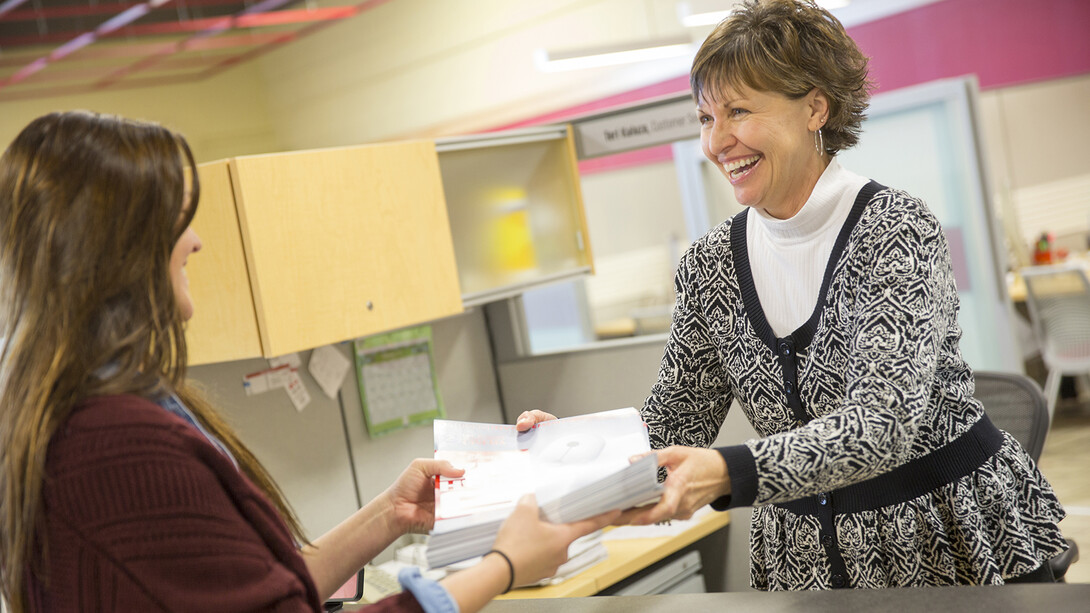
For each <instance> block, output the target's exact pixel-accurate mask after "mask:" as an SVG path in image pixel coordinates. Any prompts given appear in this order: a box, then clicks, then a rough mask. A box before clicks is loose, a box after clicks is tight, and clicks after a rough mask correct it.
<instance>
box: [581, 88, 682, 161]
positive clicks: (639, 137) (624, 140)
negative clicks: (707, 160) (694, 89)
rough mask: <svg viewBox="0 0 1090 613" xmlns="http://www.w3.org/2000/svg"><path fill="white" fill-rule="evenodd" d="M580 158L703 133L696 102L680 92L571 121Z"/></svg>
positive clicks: (659, 143)
mask: <svg viewBox="0 0 1090 613" xmlns="http://www.w3.org/2000/svg"><path fill="white" fill-rule="evenodd" d="M572 128H573V130H574V132H575V147H576V153H577V155H578V157H579V159H581V160H585V159H588V158H594V157H600V156H603V155H610V154H614V153H621V152H623V151H631V150H633V149H643V148H644V147H653V146H655V145H664V144H667V143H672V142H675V141H679V140H688V139H690V138H697V137H699V136H700V124H699V122H697V120H696V104H694V103H693V99H692V96H690V95H689V94H687V93H686V94H678V95H675V96H670V97H668V98H663V99H660V100H657V101H655V102H650V103H645V104H640V105H638V106H633V107H630V108H627V109H620V110H617V111H611V112H609V113H604V114H601V115H594V116H592V117H586V118H584V119H577V120H575V121H573V122H572Z"/></svg>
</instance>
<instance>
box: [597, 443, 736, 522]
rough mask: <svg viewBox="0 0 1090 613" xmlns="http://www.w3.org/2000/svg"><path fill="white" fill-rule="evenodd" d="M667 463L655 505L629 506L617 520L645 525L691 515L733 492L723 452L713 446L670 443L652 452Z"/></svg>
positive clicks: (660, 463)
mask: <svg viewBox="0 0 1090 613" xmlns="http://www.w3.org/2000/svg"><path fill="white" fill-rule="evenodd" d="M652 453H655V454H656V455H657V456H658V461H659V466H665V467H666V482H665V483H663V491H662V498H661V499H660V500H659V501H658V502H657V503H656V504H654V505H653V506H645V507H638V508H635V509H629V510H627V511H625V512H624V513H622V514H621V517H620V518H619V519H618V520H617V521H616V522H614V523H617V524H626V523H627V524H634V525H638V526H639V525H646V524H653V523H656V522H660V521H665V520H667V519H689V518H690V517H692V516H693V513H695V512H696V511H697V509H699V508H701V507H703V506H704V505H706V504H708V503H709V502H712V501H713V500H715V499H716V498H719V497H720V496H725V495H727V494H729V493H730V475H729V474H728V473H727V463H726V462H725V461H724V460H723V456H722V455H721V454H720V453H719V452H718V451H715V450H713V449H703V448H699V447H678V446H674V447H667V448H665V449H660V450H658V451H655V452H652Z"/></svg>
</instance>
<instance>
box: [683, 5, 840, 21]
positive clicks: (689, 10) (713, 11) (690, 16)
mask: <svg viewBox="0 0 1090 613" xmlns="http://www.w3.org/2000/svg"><path fill="white" fill-rule="evenodd" d="M817 3H818V5H819V6H821V7H822V8H824V9H826V10H830V11H832V10H835V9H839V8H844V7H845V6H848V5H849V4H851V0H817ZM695 4H696V3H695V2H679V3H678V5H677V13H678V19H680V20H681V24H682V25H683V26H685V27H687V28H699V27H701V26H714V25H715V24H717V23H719V22H720V21H723V20H724V19H726V18H727V17H729V16H730V14H731V11H733V10H734V8H733V7H728V8H704V7H702V6H695ZM703 4H705V5H707V4H708V3H707V2H705V3H703ZM713 4H714V5H718V6H719V7H722V5H723V4H726V3H725V2H722V1H720V2H715V3H713ZM730 4H733V3H730Z"/></svg>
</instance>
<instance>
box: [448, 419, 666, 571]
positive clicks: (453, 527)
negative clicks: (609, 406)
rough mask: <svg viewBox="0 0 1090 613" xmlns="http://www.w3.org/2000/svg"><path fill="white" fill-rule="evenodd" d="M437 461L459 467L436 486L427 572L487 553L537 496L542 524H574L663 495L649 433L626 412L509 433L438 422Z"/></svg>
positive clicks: (505, 429)
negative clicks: (518, 510)
mask: <svg viewBox="0 0 1090 613" xmlns="http://www.w3.org/2000/svg"><path fill="white" fill-rule="evenodd" d="M435 449H436V451H435V457H436V458H437V459H446V460H449V461H450V462H451V463H452V464H454V466H456V467H459V468H464V469H465V471H466V473H465V475H464V476H463V477H462V478H460V479H442V480H438V481H437V483H436V493H435V495H436V521H435V528H434V530H432V533H431V537H430V538H429V539H428V548H427V560H428V565H429V566H431V567H432V568H435V567H438V566H446V565H448V564H451V563H453V562H458V561H460V560H466V559H469V558H473V557H475V556H480V555H483V554H484V553H486V552H488V550H489V549H491V548H492V544H493V543H494V542H495V539H496V533H497V532H498V531H499V528H500V526H501V525H502V524H503V521H504V520H505V519H507V517H508V516H509V515H510V514H511V511H512V510H514V507H515V504H516V503H517V502H518V499H519V498H521V497H522V496H523V495H524V494H527V493H531V492H532V493H534V494H535V495H536V497H537V502H538V506H539V507H540V512H541V515H542V517H544V518H546V519H548V520H549V521H553V522H557V523H566V522H572V521H578V520H581V519H586V518H588V517H593V516H595V515H599V514H601V513H605V512H607V511H611V510H614V509H627V508H630V507H633V506H640V505H642V504H645V503H648V502H651V501H654V500H656V499H657V498H658V497H659V496H660V495H661V490H662V488H661V486H660V485H659V483H658V478H657V472H658V466H657V461H656V459H655V457H654V456H653V455H646V456H644V457H642V458H640V459H639V460H638V461H636V462H630V461H629V459H630V458H631V457H632V456H634V455H639V454H642V453H646V452H647V451H649V450H650V445H649V443H648V439H647V428H646V426H645V425H644V424H643V420H642V419H641V417H640V414H639V412H638V411H636V410H635V409H632V408H628V409H618V410H615V411H605V412H601V413H591V414H588V415H579V416H576V417H569V418H566V419H559V420H553V421H547V422H542V423H540V424H538V425H537V426H535V427H534V428H533V429H532V430H531V431H529V432H524V433H518V432H517V431H516V430H515V427H514V426H508V425H500V424H475V423H468V422H454V421H448V420H438V421H436V422H435Z"/></svg>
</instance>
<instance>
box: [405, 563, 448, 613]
mask: <svg viewBox="0 0 1090 613" xmlns="http://www.w3.org/2000/svg"><path fill="white" fill-rule="evenodd" d="M397 580H398V583H400V584H401V587H403V588H405V589H407V590H409V591H410V592H412V595H413V597H414V598H416V601H417V602H419V603H420V607H421V608H422V609H424V611H425V613H458V603H457V602H455V601H454V598H453V597H452V596H451V595H450V592H448V591H447V589H446V588H445V587H443V586H441V585H439V584H438V583H437V582H435V581H432V580H431V579H428V578H427V577H425V576H423V575H421V574H420V569H419V568H417V567H415V566H410V567H407V568H402V569H401V570H400V571H399V572H398V573H397Z"/></svg>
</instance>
